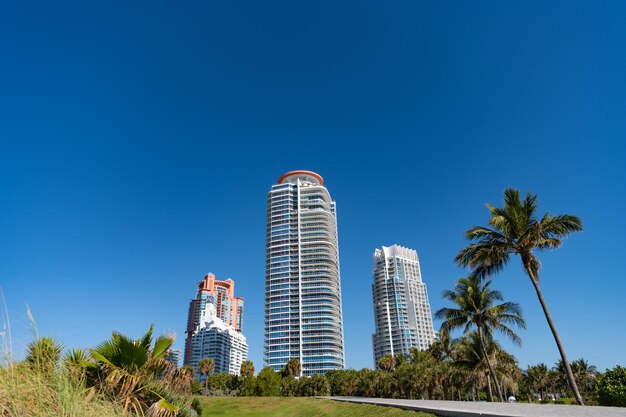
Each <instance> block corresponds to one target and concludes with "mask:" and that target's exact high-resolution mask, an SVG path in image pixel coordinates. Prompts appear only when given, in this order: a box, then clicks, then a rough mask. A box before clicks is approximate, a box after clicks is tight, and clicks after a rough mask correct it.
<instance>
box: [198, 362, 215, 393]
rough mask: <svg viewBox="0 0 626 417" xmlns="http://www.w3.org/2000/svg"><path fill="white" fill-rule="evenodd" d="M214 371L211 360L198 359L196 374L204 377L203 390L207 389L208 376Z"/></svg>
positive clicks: (213, 363) (213, 364)
mask: <svg viewBox="0 0 626 417" xmlns="http://www.w3.org/2000/svg"><path fill="white" fill-rule="evenodd" d="M214 370H215V361H214V360H213V359H211V358H204V359H200V361H199V362H198V372H200V375H204V390H205V391H206V390H207V389H208V383H209V374H212V373H213V371H214Z"/></svg>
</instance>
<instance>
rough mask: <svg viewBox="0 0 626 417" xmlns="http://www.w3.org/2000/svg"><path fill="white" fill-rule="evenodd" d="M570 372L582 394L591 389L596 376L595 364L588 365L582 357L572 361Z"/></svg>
mask: <svg viewBox="0 0 626 417" xmlns="http://www.w3.org/2000/svg"><path fill="white" fill-rule="evenodd" d="M572 372H573V373H574V378H576V383H577V384H579V385H580V388H581V391H582V392H583V394H587V393H589V392H591V391H593V386H594V384H595V381H596V378H597V376H598V370H597V369H596V367H595V366H593V365H589V362H587V361H586V360H585V359H583V358H580V359H576V360H575V361H573V362H572Z"/></svg>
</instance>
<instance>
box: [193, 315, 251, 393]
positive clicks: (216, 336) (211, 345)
mask: <svg viewBox="0 0 626 417" xmlns="http://www.w3.org/2000/svg"><path fill="white" fill-rule="evenodd" d="M190 351H191V354H190V361H189V365H191V366H192V367H193V368H194V370H195V374H196V377H197V378H198V379H199V380H201V381H202V380H204V378H205V376H204V375H201V374H200V370H199V368H198V363H199V362H200V360H202V359H204V358H211V359H213V361H214V362H215V369H214V371H213V372H214V373H222V372H225V373H229V374H233V375H239V373H240V370H241V363H242V362H243V361H245V360H246V359H247V357H248V344H247V343H246V338H245V337H244V335H243V334H241V333H240V332H238V331H237V330H236V329H235V328H234V327H233V326H230V325H228V324H226V323H224V321H223V320H222V319H220V318H219V317H218V315H217V311H216V308H215V305H214V304H212V303H207V304H206V305H205V308H204V310H203V311H202V312H201V314H200V324H199V326H198V328H197V330H196V331H195V332H194V333H193V334H192V336H191V340H190Z"/></svg>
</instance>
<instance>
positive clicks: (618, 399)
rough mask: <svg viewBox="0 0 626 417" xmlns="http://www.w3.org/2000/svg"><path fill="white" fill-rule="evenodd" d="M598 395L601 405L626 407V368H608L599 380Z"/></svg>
mask: <svg viewBox="0 0 626 417" xmlns="http://www.w3.org/2000/svg"><path fill="white" fill-rule="evenodd" d="M597 395H598V403H599V404H600V405H607V406H612V407H626V368H622V367H621V366H619V365H618V366H616V367H615V368H613V369H607V371H606V372H605V373H604V375H602V376H601V377H600V380H599V381H598V385H597Z"/></svg>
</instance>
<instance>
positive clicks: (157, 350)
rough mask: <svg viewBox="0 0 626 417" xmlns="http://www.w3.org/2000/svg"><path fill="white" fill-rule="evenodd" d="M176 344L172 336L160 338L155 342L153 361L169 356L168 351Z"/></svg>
mask: <svg viewBox="0 0 626 417" xmlns="http://www.w3.org/2000/svg"><path fill="white" fill-rule="evenodd" d="M173 344H174V338H173V337H172V336H165V335H163V336H159V337H158V338H157V340H155V341H154V347H153V348H152V359H161V358H163V357H165V355H167V351H168V350H169V349H170V348H171V347H172V345H173Z"/></svg>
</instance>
